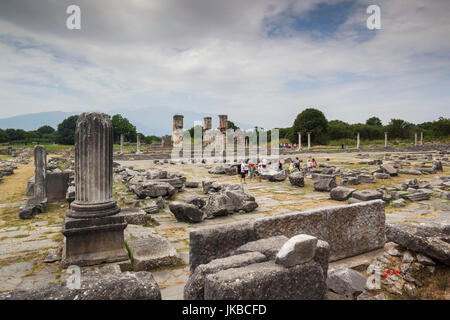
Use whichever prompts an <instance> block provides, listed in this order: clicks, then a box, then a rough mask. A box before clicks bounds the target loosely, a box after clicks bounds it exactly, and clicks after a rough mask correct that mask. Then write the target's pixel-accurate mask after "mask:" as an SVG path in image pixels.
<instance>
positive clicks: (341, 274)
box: [327, 269, 367, 297]
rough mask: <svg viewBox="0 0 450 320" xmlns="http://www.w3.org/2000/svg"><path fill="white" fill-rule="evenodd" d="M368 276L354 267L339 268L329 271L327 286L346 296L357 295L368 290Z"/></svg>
mask: <svg viewBox="0 0 450 320" xmlns="http://www.w3.org/2000/svg"><path fill="white" fill-rule="evenodd" d="M366 282H367V278H366V277H364V276H363V275H362V274H361V273H359V272H358V271H355V270H353V269H337V270H333V271H330V272H328V278H327V286H328V288H329V289H331V290H332V291H333V292H335V293H337V294H341V295H345V296H346V297H356V296H358V295H359V294H361V293H363V292H364V291H365V290H366Z"/></svg>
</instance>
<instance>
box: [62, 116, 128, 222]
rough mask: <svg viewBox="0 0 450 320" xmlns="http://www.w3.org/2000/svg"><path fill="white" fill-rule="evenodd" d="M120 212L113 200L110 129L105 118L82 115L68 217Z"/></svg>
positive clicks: (78, 130) (96, 215) (109, 124)
mask: <svg viewBox="0 0 450 320" xmlns="http://www.w3.org/2000/svg"><path fill="white" fill-rule="evenodd" d="M119 211H120V208H119V207H118V206H117V202H116V200H115V199H114V198H113V128H112V124H111V120H110V119H109V117H108V115H106V114H104V113H96V112H86V113H83V114H82V115H80V117H79V118H78V121H77V126H76V129H75V200H74V201H73V202H72V203H71V205H70V210H69V212H68V213H67V215H68V216H69V217H72V218H90V217H92V218H96V217H103V216H109V215H113V214H115V213H117V212H119Z"/></svg>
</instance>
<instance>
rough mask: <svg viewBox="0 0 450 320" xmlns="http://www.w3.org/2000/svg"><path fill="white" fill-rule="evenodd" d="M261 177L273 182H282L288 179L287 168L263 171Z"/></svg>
mask: <svg viewBox="0 0 450 320" xmlns="http://www.w3.org/2000/svg"><path fill="white" fill-rule="evenodd" d="M261 177H262V179H266V180H269V181H271V182H281V181H284V180H286V178H287V171H286V170H281V171H275V170H267V171H266V172H263V174H262V175H261Z"/></svg>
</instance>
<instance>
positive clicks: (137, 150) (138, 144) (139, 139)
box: [136, 133, 142, 154]
mask: <svg viewBox="0 0 450 320" xmlns="http://www.w3.org/2000/svg"><path fill="white" fill-rule="evenodd" d="M141 153H142V152H141V136H140V135H139V133H138V135H137V137H136V154H141Z"/></svg>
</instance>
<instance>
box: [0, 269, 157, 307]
mask: <svg viewBox="0 0 450 320" xmlns="http://www.w3.org/2000/svg"><path fill="white" fill-rule="evenodd" d="M81 279H82V281H81V287H80V289H69V288H68V287H67V284H66V281H62V282H61V283H59V284H54V285H50V286H48V287H45V288H41V289H36V290H30V291H17V292H11V293H5V294H2V295H0V300H161V292H160V290H159V287H158V284H157V283H156V281H155V279H154V278H153V276H152V274H151V273H150V272H124V273H100V272H92V271H83V272H82V274H81Z"/></svg>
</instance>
